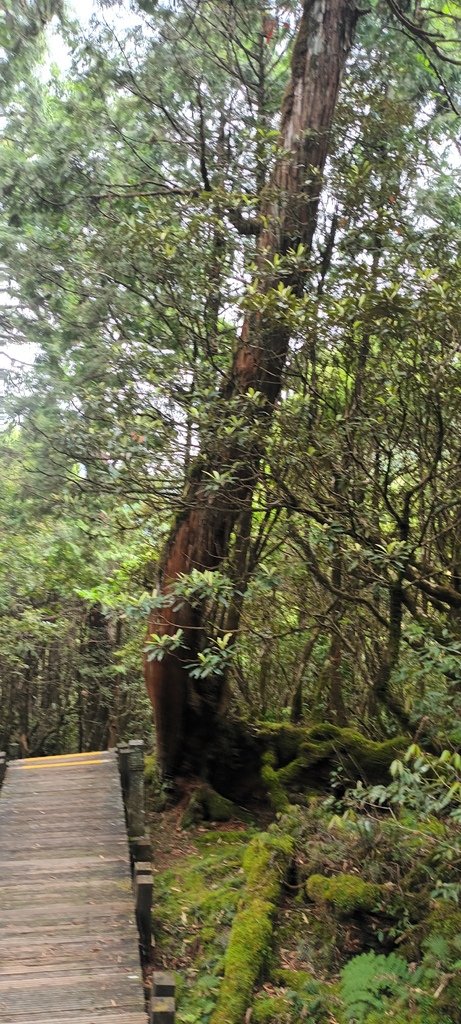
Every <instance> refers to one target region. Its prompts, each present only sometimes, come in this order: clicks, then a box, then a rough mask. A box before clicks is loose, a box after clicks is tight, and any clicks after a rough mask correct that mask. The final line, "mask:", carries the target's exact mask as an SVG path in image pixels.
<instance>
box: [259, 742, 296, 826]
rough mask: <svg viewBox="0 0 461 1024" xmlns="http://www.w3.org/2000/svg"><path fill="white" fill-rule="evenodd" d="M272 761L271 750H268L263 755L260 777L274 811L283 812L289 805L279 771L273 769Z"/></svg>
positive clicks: (273, 759)
mask: <svg viewBox="0 0 461 1024" xmlns="http://www.w3.org/2000/svg"><path fill="white" fill-rule="evenodd" d="M274 761H275V758H274V754H273V753H272V751H268V753H267V754H265V755H264V757H263V765H262V768H261V778H262V780H263V782H264V785H265V787H266V789H267V793H268V796H269V800H270V802H271V804H272V807H273V808H274V811H278V812H279V813H283V811H286V810H287V808H288V806H289V800H288V796H287V794H286V792H285V789H284V787H283V784H282V781H281V779H280V773H279V772H276V771H275V768H274Z"/></svg>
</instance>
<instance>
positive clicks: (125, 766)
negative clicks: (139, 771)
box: [117, 743, 130, 805]
mask: <svg viewBox="0 0 461 1024" xmlns="http://www.w3.org/2000/svg"><path fill="white" fill-rule="evenodd" d="M129 756H130V747H129V744H128V743H120V744H119V745H118V747H117V757H118V770H119V772H120V783H121V786H122V793H123V800H124V803H125V805H126V803H127V800H128V788H129V785H130V769H129V763H128V762H129Z"/></svg>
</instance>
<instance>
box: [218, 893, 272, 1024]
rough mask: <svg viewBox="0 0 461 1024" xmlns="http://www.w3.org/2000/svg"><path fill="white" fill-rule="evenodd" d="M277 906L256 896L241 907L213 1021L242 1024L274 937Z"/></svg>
mask: <svg viewBox="0 0 461 1024" xmlns="http://www.w3.org/2000/svg"><path fill="white" fill-rule="evenodd" d="M273 912H274V906H273V904H272V903H268V902H266V901H265V900H261V899H257V898H256V899H253V900H251V901H250V902H249V904H248V906H247V907H245V909H244V910H240V911H239V913H238V914H237V915H236V917H235V919H234V924H233V927H232V931H231V936H230V939H229V945H228V947H227V950H226V953H225V957H224V978H223V981H222V985H221V988H220V991H219V999H218V1005H217V1007H216V1010H215V1012H214V1014H213V1016H212V1018H211V1024H240V1022H241V1021H242V1020H243V1017H244V1015H245V1012H246V1010H247V1009H248V1005H249V1002H250V997H251V993H252V991H253V988H254V986H255V984H256V982H257V980H258V978H259V977H260V975H261V971H262V968H263V967H264V964H265V963H266V961H267V958H268V955H269V950H270V944H271V938H272V915H273Z"/></svg>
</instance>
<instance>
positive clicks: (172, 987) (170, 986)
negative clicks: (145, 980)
mask: <svg viewBox="0 0 461 1024" xmlns="http://www.w3.org/2000/svg"><path fill="white" fill-rule="evenodd" d="M175 993H176V982H175V980H174V974H173V973H172V972H171V971H154V973H153V975H152V995H153V996H166V997H168V998H169V999H174V997H175Z"/></svg>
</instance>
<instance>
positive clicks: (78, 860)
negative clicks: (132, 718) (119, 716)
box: [0, 752, 147, 1024]
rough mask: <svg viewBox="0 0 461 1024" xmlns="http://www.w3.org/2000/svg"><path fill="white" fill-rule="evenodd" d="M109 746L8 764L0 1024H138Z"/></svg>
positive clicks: (139, 1004)
mask: <svg viewBox="0 0 461 1024" xmlns="http://www.w3.org/2000/svg"><path fill="white" fill-rule="evenodd" d="M146 1021H147V1015H146V1013H145V1012H144V998H143V984H142V972H141V967H140V961H139V945H138V932H137V928H136V920H135V910H134V902H133V893H132V883H131V874H130V858H129V851H128V842H127V836H126V826H125V818H124V811H123V802H122V795H121V788H120V778H119V773H118V768H117V760H116V756H115V754H114V753H113V752H104V753H99V752H97V753H94V754H91V753H90V754H72V755H65V756H62V757H48V758H33V759H29V760H24V761H14V762H10V764H9V765H8V770H7V773H6V778H5V781H4V783H3V786H2V789H1V792H0V1022H1V1024H45V1022H46V1024H146Z"/></svg>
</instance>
